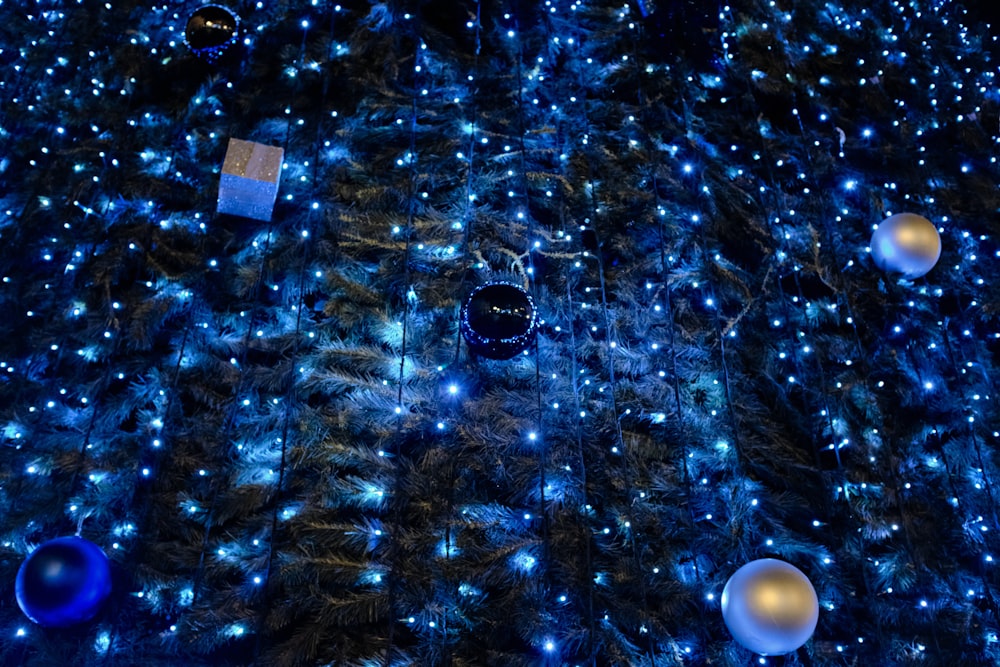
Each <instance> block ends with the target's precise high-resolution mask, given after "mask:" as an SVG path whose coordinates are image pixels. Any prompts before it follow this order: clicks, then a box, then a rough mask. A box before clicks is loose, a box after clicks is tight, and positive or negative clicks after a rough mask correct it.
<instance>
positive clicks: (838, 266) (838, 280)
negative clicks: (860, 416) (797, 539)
mask: <svg viewBox="0 0 1000 667" xmlns="http://www.w3.org/2000/svg"><path fill="white" fill-rule="evenodd" d="M730 18H731V19H732V16H731V15H730ZM775 23H776V24H777V23H778V22H775ZM751 96H752V94H751ZM793 102H794V104H795V106H794V107H793V113H794V116H795V118H796V122H797V124H798V128H799V137H800V141H801V142H802V145H803V154H804V155H805V158H806V168H807V170H808V173H809V176H810V180H811V181H813V182H815V181H816V168H815V165H814V162H813V158H812V154H811V152H810V150H809V146H808V142H807V136H806V130H805V126H804V123H803V121H802V116H801V114H799V113H798V112H797V109H798V107H799V91H798V90H797V89H796V90H794V91H793ZM838 129H839V128H838ZM842 142H843V138H842V137H841V152H840V154H839V155H840V157H844V153H843V145H842ZM820 229H821V230H822V232H823V233H824V236H825V240H826V241H827V242H826V243H825V244H824V245H825V246H826V247H827V248H829V253H830V255H831V257H832V260H833V261H832V264H831V266H832V268H831V269H830V272H831V274H832V275H833V277H834V278H835V285H848V284H850V281H849V278H847V277H846V276H845V275H844V268H843V267H845V266H851V265H852V264H853V262H848V263H846V265H845V263H844V262H843V261H842V260H841V259H840V257H839V253H838V251H837V247H838V239H837V238H836V234H835V232H834V230H833V229H832V226H831V225H830V223H829V221H827V220H826V218H825V217H821V224H820ZM831 287H833V286H831ZM834 291H835V293H836V295H837V305H838V307H840V306H843V308H844V310H845V311H846V313H847V316H846V321H847V323H848V324H849V325H850V327H851V331H852V340H853V344H854V347H855V350H856V351H857V353H858V356H859V358H860V359H861V360H862V364H864V367H863V368H862V369H861V370H860V371H859V372H858V378H859V380H858V381H859V383H860V384H861V385H862V386H863V387H864V389H865V393H866V394H868V395H869V396H871V395H873V394H872V389H871V385H870V382H869V378H870V376H871V372H872V370H873V369H872V368H871V367H870V365H869V364H868V363H867V355H865V354H864V346H863V343H862V341H861V335H860V332H859V329H858V318H857V317H855V315H854V309H853V304H852V302H851V299H850V295H849V293H847V291H846V290H843V289H834ZM817 364H820V367H821V361H820V359H819V358H818V356H817ZM821 368H822V367H821ZM821 378H825V374H822V373H821ZM828 391H829V387H828V386H827V385H824V387H823V391H822V395H823V396H824V397H825V400H827V405H829V403H828V399H829V396H828V393H827V392H828ZM878 412H879V414H880V415H881V409H879V410H878ZM827 417H828V419H829V420H830V425H829V427H830V428H831V437H832V438H833V442H832V443H831V444H832V446H833V447H834V451H837V450H839V449H840V448H841V447H842V446H845V445H846V444H848V443H847V440H846V439H844V440H842V441H840V442H837V441H836V438H837V434H836V430H834V426H835V422H834V420H833V412H832V409H831V408H827ZM861 441H862V442H863V441H864V439H863V438H861ZM887 443H888V444H889V451H890V452H891V455H892V456H893V457H894V458H898V452H897V451H896V449H897V448H896V447H895V445H894V444H893V440H892V439H891V438H887ZM837 460H838V462H839V461H840V457H839V452H838V456H837ZM889 478H890V480H891V481H892V482H893V485H892V486H893V495H894V497H896V498H899V497H900V483H899V480H898V479H897V477H896V475H892V474H890V475H889ZM848 485H849V482H848V481H847V480H846V479H845V480H844V486H843V488H844V501H845V502H848V500H849V494H848V493H847V488H848ZM898 508H899V511H900V514H901V516H903V517H904V518H905V517H906V512H905V510H904V509H903V507H902V504H898ZM850 516H851V517H854V516H855V514H854V513H853V512H851V514H850ZM902 523H903V528H904V538H905V539H906V542H907V544H908V547H909V548H910V549H911V550H912V548H913V543H912V540H911V538H910V535H909V531H908V529H907V526H906V524H907V523H908V521H903V522H902ZM861 535H862V538H861V541H860V545H861V557H862V559H863V560H870V557H867V556H865V553H866V551H867V550H866V548H865V546H866V545H867V540H865V539H864V531H862V532H861ZM869 579H870V576H869V574H868V571H867V568H864V567H862V568H861V581H862V584H863V586H864V589H865V594H866V595H867V596H869V597H871V596H872V595H873V589H872V582H870V581H869ZM872 616H873V618H874V622H875V628H876V633H877V637H878V642H877V643H878V645H880V646H881V645H884V639H883V637H884V634H883V619H882V616H881V614H877V613H875V614H872Z"/></svg>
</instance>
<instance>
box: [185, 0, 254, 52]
mask: <svg viewBox="0 0 1000 667" xmlns="http://www.w3.org/2000/svg"><path fill="white" fill-rule="evenodd" d="M239 38H240V17H239V16H237V15H236V14H234V13H233V12H231V11H230V10H229V9H227V8H225V7H223V6H221V5H204V6H202V7H199V8H198V9H196V10H195V12H194V13H193V14H191V18H189V19H188V22H187V27H186V28H184V43H185V44H187V45H188V48H189V49H191V52H192V53H194V54H195V55H196V56H198V57H199V58H201V59H202V60H204V61H206V62H208V63H215V61H217V60H218V59H219V58H221V57H222V56H223V55H224V54H225V53H226V52H227V51H228V50H229V49H231V48H232V47H233V46H234V45H235V44H236V42H237V41H238V40H239Z"/></svg>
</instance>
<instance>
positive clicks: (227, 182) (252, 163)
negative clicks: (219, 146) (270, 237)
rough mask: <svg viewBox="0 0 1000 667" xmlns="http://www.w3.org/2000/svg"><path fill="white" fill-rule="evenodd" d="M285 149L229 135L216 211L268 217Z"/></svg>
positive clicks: (263, 218)
mask: <svg viewBox="0 0 1000 667" xmlns="http://www.w3.org/2000/svg"><path fill="white" fill-rule="evenodd" d="M284 157H285V150H284V149H283V148H278V147H277V146H265V145H264V144H258V143H254V142H253V141H244V140H242V139H230V140H229V147H228V148H227V149H226V159H225V161H224V162H223V163H222V178H221V179H220V181H219V206H218V208H217V209H216V210H218V212H219V213H229V214H230V215H239V216H242V217H244V218H253V219H254V220H265V221H269V220H270V219H271V214H272V213H273V212H274V200H275V199H276V198H277V197H278V181H280V180H281V163H282V161H283V160H284Z"/></svg>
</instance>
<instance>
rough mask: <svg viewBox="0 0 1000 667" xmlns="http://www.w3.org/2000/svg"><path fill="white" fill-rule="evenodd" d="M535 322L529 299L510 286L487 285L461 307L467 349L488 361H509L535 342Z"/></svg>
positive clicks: (500, 284) (498, 283)
mask: <svg viewBox="0 0 1000 667" xmlns="http://www.w3.org/2000/svg"><path fill="white" fill-rule="evenodd" d="M537 330H538V320H537V317H536V315H535V302H534V301H533V300H532V298H531V295H530V294H528V293H527V292H526V291H524V290H523V289H521V288H520V287H518V286H517V285H511V284H510V283H501V282H496V283H487V284H485V285H480V286H479V287H477V288H476V289H474V290H473V291H472V294H470V295H469V298H468V299H466V301H465V304H464V305H463V306H462V335H463V336H464V337H465V342H466V343H467V344H468V345H469V349H470V350H472V351H473V352H475V353H476V354H479V355H480V356H483V357H486V358H488V359H510V358H511V357H513V356H514V355H516V354H518V353H519V352H522V351H523V350H524V349H525V348H527V347H528V345H530V344H531V342H532V341H533V340H534V338H535V332H536V331H537Z"/></svg>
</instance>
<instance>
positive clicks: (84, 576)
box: [14, 537, 111, 628]
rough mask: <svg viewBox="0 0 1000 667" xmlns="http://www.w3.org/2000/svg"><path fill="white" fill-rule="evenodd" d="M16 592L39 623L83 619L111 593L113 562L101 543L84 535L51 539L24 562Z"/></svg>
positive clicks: (19, 601) (55, 624)
mask: <svg viewBox="0 0 1000 667" xmlns="http://www.w3.org/2000/svg"><path fill="white" fill-rule="evenodd" d="M14 594H15V596H16V597H17V604H18V606H19V607H21V611H23V612H24V615H25V616H27V617H28V618H30V619H31V620H32V621H34V622H35V623H38V624H39V625H44V626H48V627H54V628H65V627H68V626H70V625H76V624H77V623H83V622H84V621H89V620H90V619H92V618H93V617H94V616H95V615H96V614H97V612H98V611H100V608H101V605H102V604H104V601H105V600H106V599H107V598H108V596H109V595H110V594H111V565H110V563H109V562H108V557H107V556H106V555H105V554H104V552H103V551H101V548H100V547H99V546H97V545H96V544H94V543H93V542H89V541H87V540H85V539H83V538H82V537H60V538H57V539H54V540H49V541H48V542H45V543H44V544H42V545H41V546H39V547H38V548H37V549H35V550H34V551H32V552H31V554H30V555H29V556H28V557H27V558H26V559H25V561H24V562H23V563H22V564H21V568H20V569H19V570H18V571H17V580H16V581H15V583H14Z"/></svg>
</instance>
